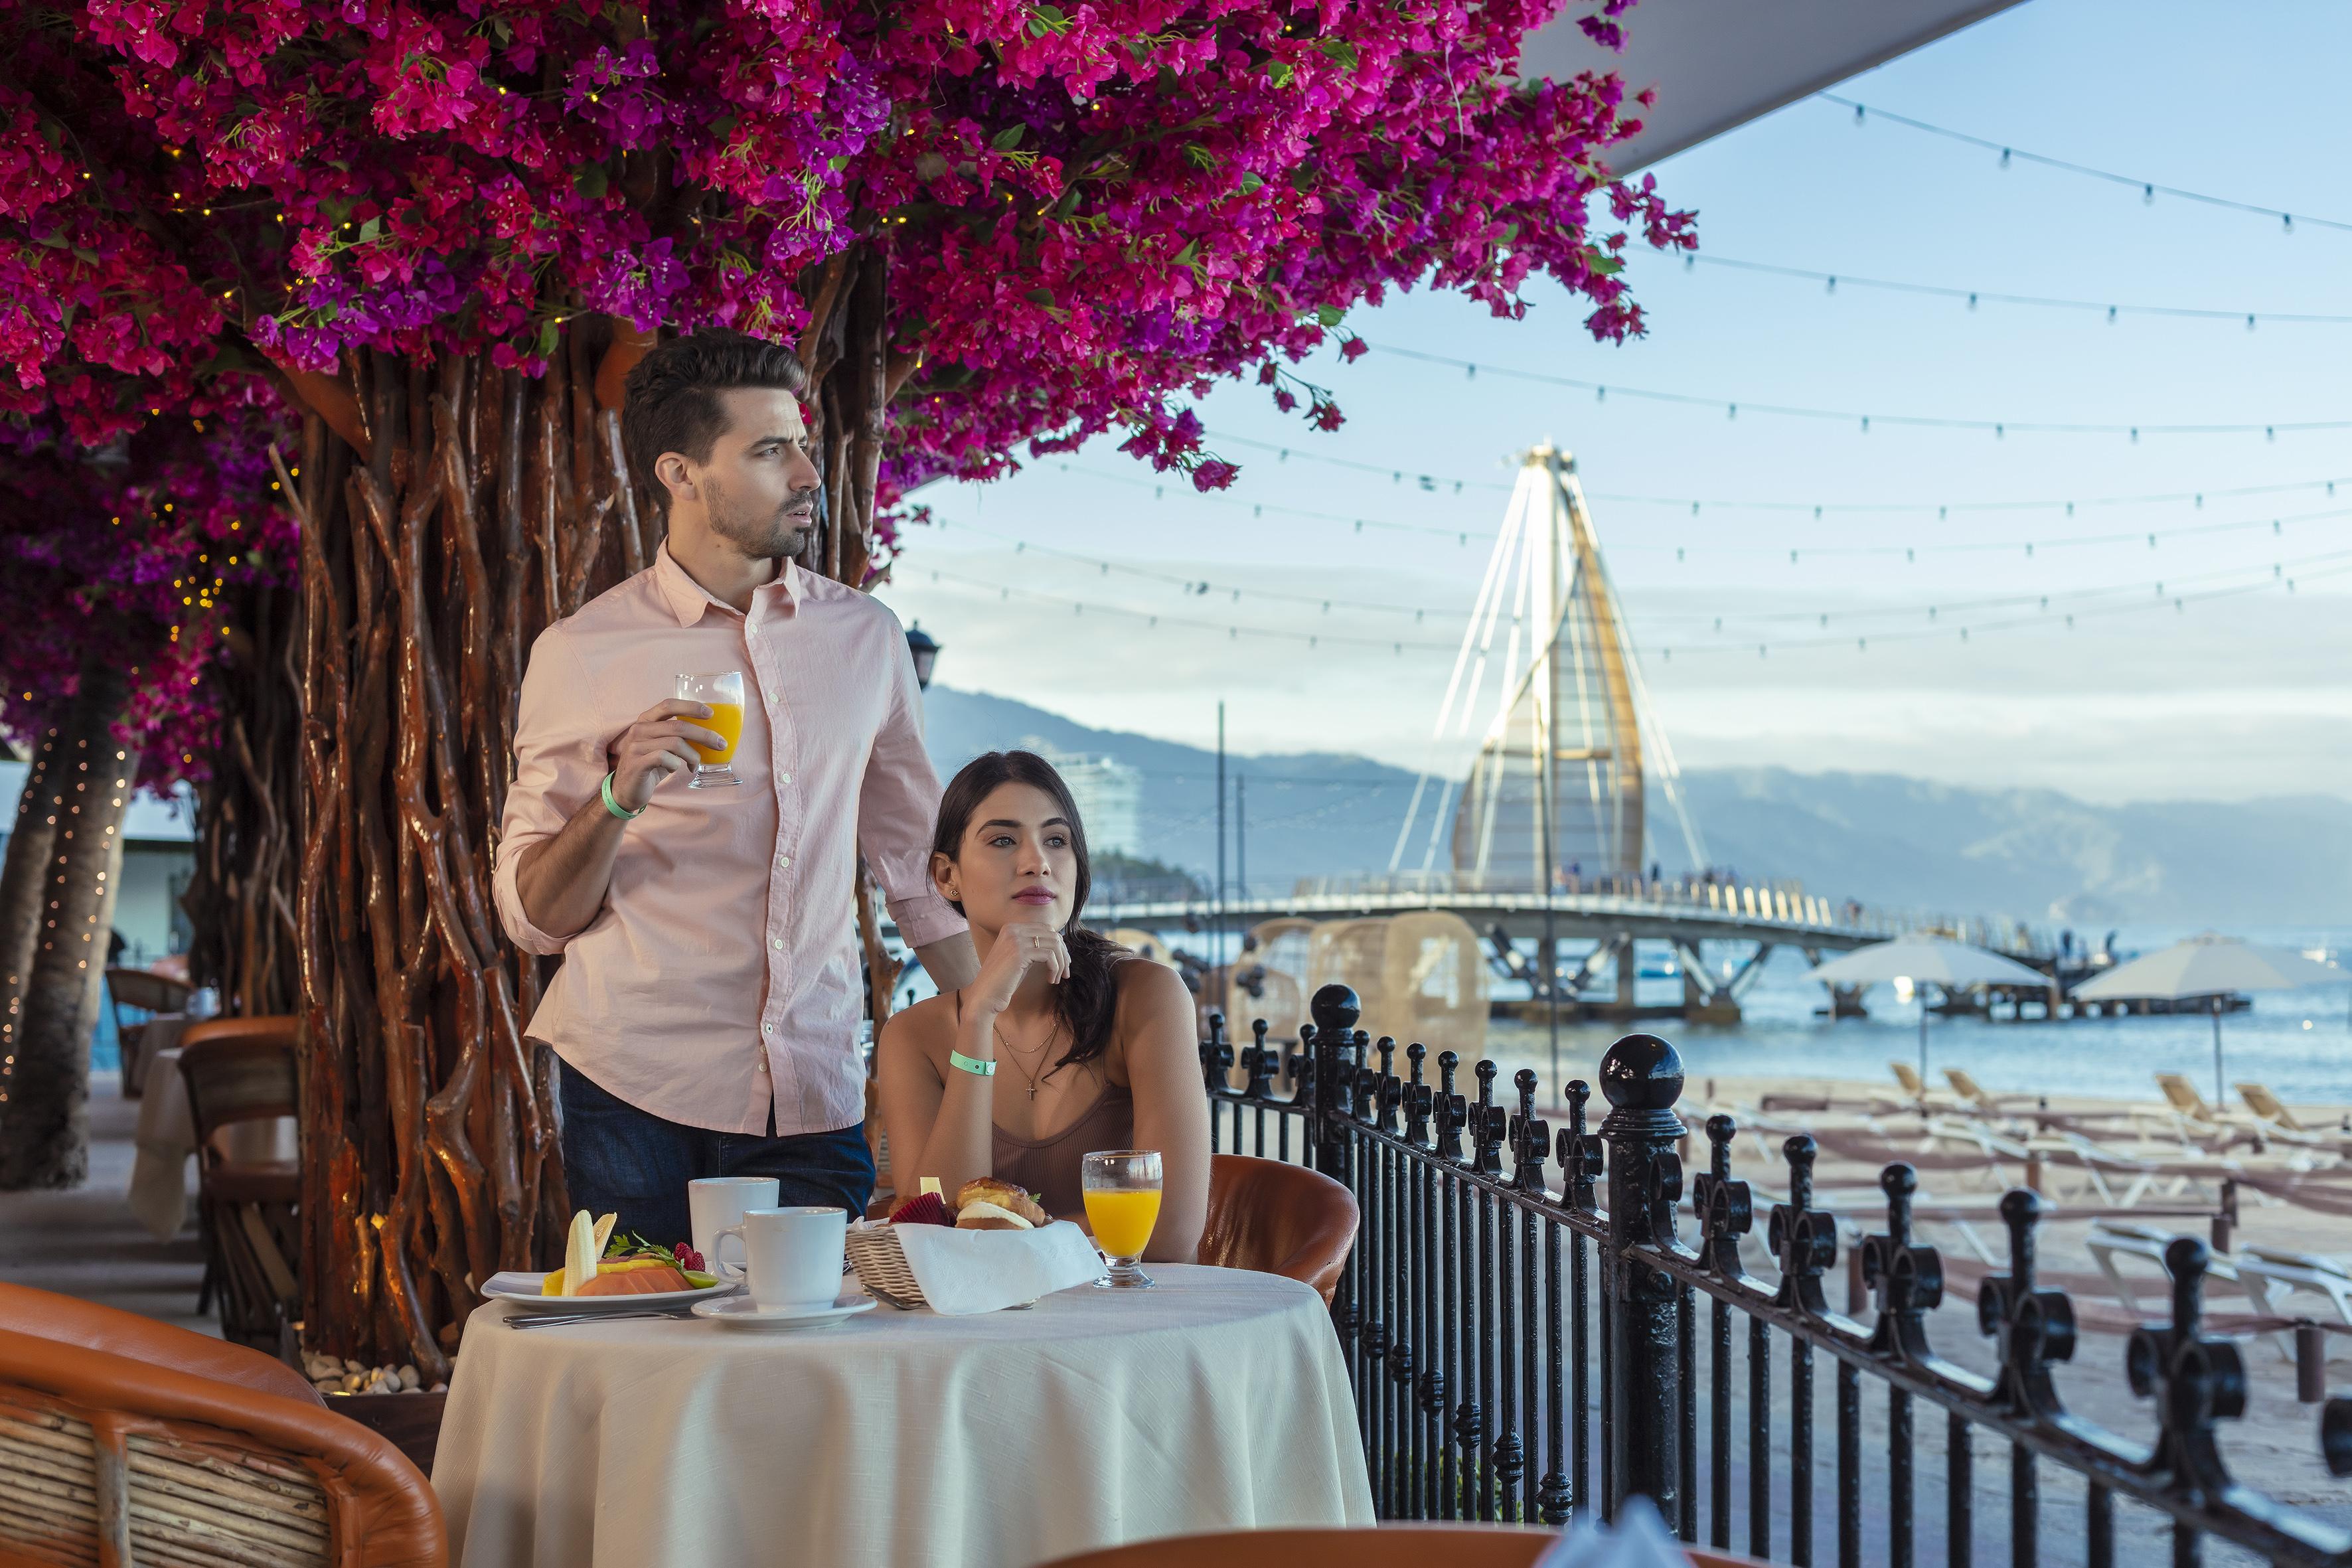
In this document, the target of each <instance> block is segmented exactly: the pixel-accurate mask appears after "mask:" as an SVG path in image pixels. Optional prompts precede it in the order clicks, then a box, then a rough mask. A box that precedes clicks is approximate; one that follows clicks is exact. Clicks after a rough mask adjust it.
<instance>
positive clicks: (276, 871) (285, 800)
mask: <svg viewBox="0 0 2352 1568" xmlns="http://www.w3.org/2000/svg"><path fill="white" fill-rule="evenodd" d="M298 610H299V598H298V596H297V595H296V594H295V593H294V592H293V591H292V590H291V589H289V588H273V587H256V588H249V589H247V590H246V592H245V594H244V595H243V596H242V598H241V600H240V601H239V603H238V604H237V605H236V608H235V610H234V611H233V612H232V618H231V619H230V621H229V624H228V625H227V626H226V628H225V629H224V631H223V635H222V641H223V643H224V645H225V650H226V651H225V657H223V658H220V659H218V660H216V661H215V663H214V664H213V665H212V667H211V668H210V670H209V672H208V677H209V679H211V680H212V682H213V683H214V688H215V693H214V694H215V705H216V706H217V708H218V710H219V711H220V713H221V715H222V726H221V728H222V732H221V737H220V742H219V746H218V748H217V750H216V751H215V754H214V756H213V759H212V763H213V776H212V779H211V781H210V782H209V783H208V784H206V785H205V792H204V796H203V800H202V811H201V813H200V816H199V821H198V824H197V843H196V868H195V875H194V877H193V878H191V879H190V880H189V883H188V889H187V891H186V892H185V893H184V894H183V895H182V896H181V902H182V904H183V905H184V907H185V908H186V910H187V911H188V916H189V926H190V929H191V931H193V932H194V937H193V939H192V941H191V942H190V944H189V949H188V969H189V973H190V975H191V977H192V978H193V979H194V981H195V983H196V984H199V985H211V986H215V987H217V988H218V990H219V992H220V995H221V1006H222V1008H223V1010H224V1011H226V1012H230V1013H235V1014H237V1015H239V1016H246V1017H257V1016H265V1015H271V1014H285V1013H291V1012H293V1011H294V996H295V992H296V988H297V984H298V978H297V970H296V963H295V930H294V910H295V904H296V901H297V899H298V897H299V873H300V870H301V862H300V858H299V856H298V855H297V854H296V853H295V850H296V839H295V832H296V826H295V818H296V816H297V815H298V812H297V808H298V805H299V800H300V795H301V765H302V764H301V753H300V751H299V745H300V739H301V736H300V731H301V725H302V709H301V700H302V672H301V670H300V668H299V666H298V664H297V662H296V661H297V659H298V658H299V647H298V646H297V644H296V614H297V612H298Z"/></svg>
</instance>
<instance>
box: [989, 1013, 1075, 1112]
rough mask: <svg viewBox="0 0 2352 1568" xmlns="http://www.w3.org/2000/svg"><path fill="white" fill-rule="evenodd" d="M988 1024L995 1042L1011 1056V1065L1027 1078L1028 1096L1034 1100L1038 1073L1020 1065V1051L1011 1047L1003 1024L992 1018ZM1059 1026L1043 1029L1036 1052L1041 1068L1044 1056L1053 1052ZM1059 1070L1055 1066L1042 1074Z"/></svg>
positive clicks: (1050, 1074) (1050, 1075) (1048, 1076)
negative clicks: (1043, 1042)
mask: <svg viewBox="0 0 2352 1568" xmlns="http://www.w3.org/2000/svg"><path fill="white" fill-rule="evenodd" d="M988 1026H989V1027H990V1028H991V1029H993V1030H994V1031H996V1043H997V1045H998V1046H999V1047H1002V1048H1003V1052H1004V1054H1005V1055H1006V1056H1008V1057H1010V1058H1013V1068H1014V1069H1015V1070H1017V1071H1018V1072H1019V1073H1020V1074H1021V1076H1022V1077H1023V1078H1025V1079H1028V1080H1029V1098H1030V1099H1031V1100H1035V1099H1036V1098H1037V1085H1038V1083H1039V1082H1040V1081H1041V1079H1040V1078H1039V1075H1037V1074H1036V1073H1034V1072H1031V1071H1030V1070H1029V1069H1028V1068H1025V1067H1023V1066H1022V1065H1021V1053H1020V1052H1018V1051H1016V1050H1014V1049H1013V1042H1012V1041H1011V1040H1008V1039H1006V1038H1005V1037H1004V1026H1003V1025H1002V1024H1000V1023H998V1022H997V1021H996V1020H995V1019H993V1018H992V1019H990V1020H989V1024H988ZM1059 1027H1060V1026H1059V1025H1056V1026H1055V1027H1054V1028H1050V1029H1047V1030H1046V1031H1045V1046H1044V1047H1043V1048H1042V1049H1040V1050H1039V1051H1038V1053H1037V1065H1038V1066H1039V1067H1041V1068H1042V1067H1044V1066H1045V1058H1046V1057H1048V1056H1050V1055H1051V1054H1052V1053H1053V1049H1054V1036H1055V1033H1056V1032H1057V1031H1058V1029H1059ZM1059 1070H1061V1069H1060V1068H1055V1069H1053V1070H1052V1071H1048V1072H1047V1073H1045V1075H1044V1076H1045V1078H1052V1077H1053V1076H1054V1073H1055V1072H1058V1071H1059Z"/></svg>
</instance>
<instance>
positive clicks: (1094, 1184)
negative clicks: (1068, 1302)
mask: <svg viewBox="0 0 2352 1568" xmlns="http://www.w3.org/2000/svg"><path fill="white" fill-rule="evenodd" d="M1080 1184H1081V1186H1082V1188H1083V1190H1084V1192H1085V1194H1086V1200H1087V1224H1088V1225H1089V1226H1093V1227H1094V1233H1095V1246H1096V1247H1099V1248H1100V1249H1101V1250H1102V1255H1103V1257H1104V1258H1105V1259H1106V1260H1107V1261H1108V1263H1109V1264H1110V1271H1109V1272H1108V1273H1107V1274H1105V1275H1104V1276H1103V1277H1102V1278H1101V1279H1097V1280H1096V1281H1095V1285H1096V1287H1097V1289H1106V1290H1111V1289H1118V1290H1149V1289H1151V1277H1150V1275H1148V1274H1146V1273H1144V1271H1143V1270H1142V1269H1141V1268H1139V1267H1138V1264H1139V1261H1140V1260H1141V1258H1142V1257H1143V1249H1144V1248H1145V1247H1149V1246H1150V1245H1151V1227H1152V1226H1155V1225H1157V1224H1159V1223H1160V1156H1159V1154H1158V1153H1156V1152H1153V1151H1151V1150H1149V1149H1113V1150H1108V1151H1105V1152H1101V1153H1097V1154H1089V1155H1087V1157H1086V1160H1085V1162H1084V1163H1083V1165H1082V1166H1081V1175H1080Z"/></svg>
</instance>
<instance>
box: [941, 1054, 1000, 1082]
mask: <svg viewBox="0 0 2352 1568" xmlns="http://www.w3.org/2000/svg"><path fill="white" fill-rule="evenodd" d="M948 1066H950V1067H952V1068H962V1069H963V1070H964V1071H966V1072H968V1073H970V1074H971V1076H972V1077H974V1078H994V1077H995V1076H996V1064H995V1063H994V1062H984V1061H982V1060H981V1059H980V1058H978V1057H968V1056H966V1055H964V1054H963V1053H962V1052H961V1051H959V1050H956V1049H954V1048H953V1047H950V1048H949V1050H948Z"/></svg>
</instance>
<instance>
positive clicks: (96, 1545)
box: [0, 1285, 448, 1568]
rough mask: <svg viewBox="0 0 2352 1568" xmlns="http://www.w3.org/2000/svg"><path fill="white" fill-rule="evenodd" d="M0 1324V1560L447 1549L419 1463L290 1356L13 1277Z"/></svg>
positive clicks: (405, 1558)
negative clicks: (327, 1395)
mask: <svg viewBox="0 0 2352 1568" xmlns="http://www.w3.org/2000/svg"><path fill="white" fill-rule="evenodd" d="M0 1322H5V1324H6V1325H7V1327H6V1328H5V1329H0V1562H5V1563H109V1564H117V1565H120V1568H136V1565H141V1564H146V1563H171V1564H174V1565H177V1568H189V1565H206V1564H213V1563H219V1564H224V1565H226V1564H253V1563H267V1564H271V1565H273V1568H276V1565H282V1568H310V1565H313V1564H315V1565H318V1568H443V1565H445V1564H446V1563H447V1562H448V1541H447V1534H446V1530H445V1528H444V1526H443V1524H442V1521H441V1509H440V1504H439V1503H438V1502H437V1501H436V1500H435V1498H434V1495H433V1489H432V1487H431V1486H430V1484H428V1483H427V1482H426V1480H425V1477H424V1475H423V1474H422V1473H421V1472H420V1471H419V1470H418V1469H417V1468H416V1467H415V1466H414V1465H412V1464H410V1463H409V1462H408V1461H407V1460H406V1459H405V1458H402V1457H401V1454H400V1452H399V1450H397V1449H396V1448H394V1447H393V1446H392V1445H391V1444H390V1443H388V1442H386V1441H385V1440H384V1439H383V1438H382V1437H379V1436H376V1435H375V1434H374V1433H373V1432H371V1431H369V1430H368V1429H367V1428H365V1427H364V1426H360V1425H359V1424H358V1423H356V1422H352V1421H347V1420H345V1419H343V1418H342V1417H341V1416H340V1415H330V1414H329V1413H328V1412H327V1411H326V1409H325V1408H324V1407H322V1406H321V1405H320V1403H319V1396H318V1394H316V1393H315V1392H314V1391H313V1390H312V1389H311V1388H310V1384H306V1383H305V1382H303V1381H302V1377H301V1374H300V1373H297V1372H295V1371H294V1370H293V1369H292V1368H290V1367H288V1366H286V1365H284V1364H282V1363H278V1362H275V1361H272V1360H270V1359H269V1358H268V1357H267V1356H264V1355H260V1354H258V1353H257V1352H252V1351H247V1350H243V1349H240V1348H238V1347H237V1346H235V1345H226V1344H223V1343H221V1342H219V1341H218V1340H210V1339H206V1338H205V1337H204V1336H203V1335H201V1334H192V1333H189V1332H188V1331H186V1330H184V1329H175V1328H173V1327H172V1326H171V1325H170V1324H168V1323H158V1322H154V1321H151V1320H149V1319H145V1318H141V1317H137V1316H134V1315H133V1314H131V1313H129V1312H121V1311H116V1310H113V1309H112V1308H109V1307H96V1306H92V1305H90V1304H89V1303H88V1302H86V1301H77V1300H72V1299H71V1298H69V1297H65V1296H55V1295H51V1294H50V1293H48V1292H47V1291H46V1290H34V1289H27V1288H26V1287H24V1286H20V1285H0Z"/></svg>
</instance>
